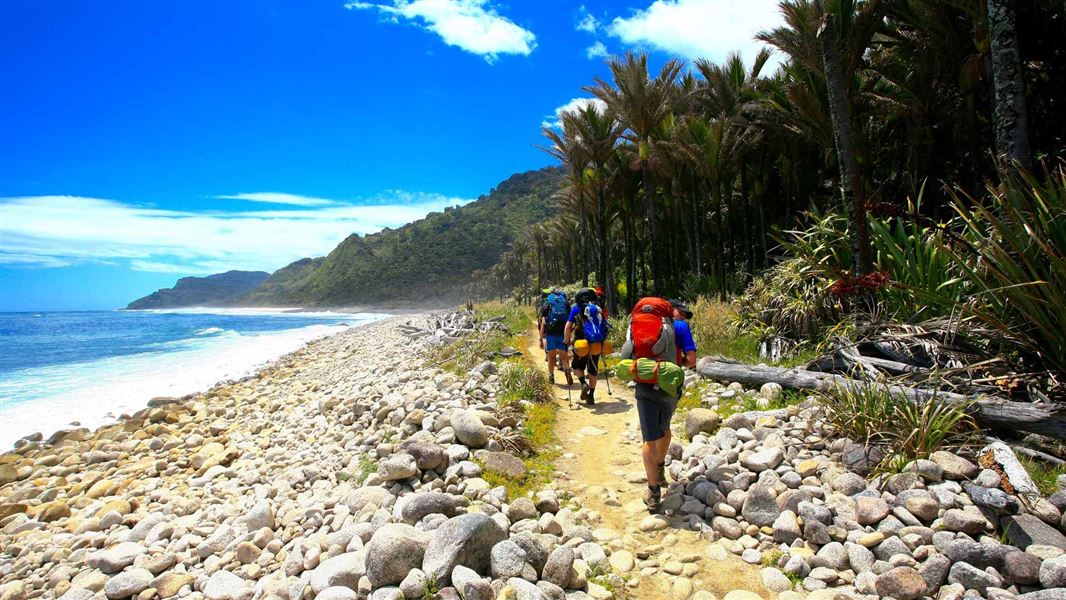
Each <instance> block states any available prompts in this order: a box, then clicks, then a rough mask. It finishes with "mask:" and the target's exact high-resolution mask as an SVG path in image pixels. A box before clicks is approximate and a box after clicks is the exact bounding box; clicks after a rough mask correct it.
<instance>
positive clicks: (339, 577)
mask: <svg viewBox="0 0 1066 600" xmlns="http://www.w3.org/2000/svg"><path fill="white" fill-rule="evenodd" d="M364 575H366V551H365V550H360V551H358V552H345V553H344V554H338V555H337V556H334V557H332V558H327V559H326V560H324V561H322V562H321V563H319V565H318V566H317V567H316V568H315V570H313V571H311V576H310V580H309V582H310V584H311V590H312V591H314V593H316V594H317V593H319V592H321V591H322V590H324V589H326V588H328V587H333V586H337V585H339V586H342V587H346V588H351V589H353V590H358V589H359V579H360V578H362V577H363V576H364Z"/></svg>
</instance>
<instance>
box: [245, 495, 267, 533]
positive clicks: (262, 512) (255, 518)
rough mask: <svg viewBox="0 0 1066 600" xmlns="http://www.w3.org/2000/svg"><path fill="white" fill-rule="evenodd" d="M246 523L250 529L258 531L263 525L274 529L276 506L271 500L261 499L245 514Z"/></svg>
mask: <svg viewBox="0 0 1066 600" xmlns="http://www.w3.org/2000/svg"><path fill="white" fill-rule="evenodd" d="M244 523H245V524H246V525H247V526H248V531H257V530H259V529H262V528H263V527H266V528H268V529H273V528H274V507H273V506H271V504H270V501H269V500H260V501H259V502H256V503H255V504H254V505H252V508H251V509H249V510H248V514H247V515H245V516H244Z"/></svg>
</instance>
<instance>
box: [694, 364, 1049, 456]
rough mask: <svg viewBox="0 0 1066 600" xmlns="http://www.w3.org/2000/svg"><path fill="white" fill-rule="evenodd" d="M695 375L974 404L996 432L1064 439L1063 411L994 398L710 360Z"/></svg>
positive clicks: (979, 418) (976, 412)
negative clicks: (876, 391) (871, 389)
mask: <svg viewBox="0 0 1066 600" xmlns="http://www.w3.org/2000/svg"><path fill="white" fill-rule="evenodd" d="M696 372H697V373H699V374H700V375H701V376H703V377H706V378H708V379H714V380H717V381H736V382H738V383H742V384H744V385H748V386H760V385H762V384H764V383H768V382H773V383H777V384H779V385H781V387H786V388H791V389H794V390H819V391H823V392H824V391H830V390H833V389H835V388H836V389H839V388H845V389H860V388H865V387H868V386H872V387H875V388H878V389H881V390H883V391H885V392H887V393H890V394H899V395H903V396H906V397H907V398H908V399H909V400H911V401H920V400H926V399H928V398H931V397H933V396H936V398H937V399H939V400H942V401H946V402H951V403H958V404H962V403H968V402H973V417H974V418H975V419H976V420H977V422H978V423H980V424H981V425H984V426H987V427H993V428H998V429H1018V430H1022V431H1031V432H1033V433H1039V434H1042V435H1050V436H1053V437H1057V438H1062V439H1066V411H1064V410H1063V408H1062V407H1052V406H1048V405H1045V404H1034V403H1028V402H1012V401H1010V400H1007V399H1004V398H997V397H994V396H980V397H977V398H971V397H969V396H964V395H962V394H955V393H952V392H943V391H936V390H927V389H921V388H912V387H904V386H900V385H893V384H886V383H877V382H873V381H859V380H855V379H851V378H848V377H844V376H842V375H835V374H833V373H820V372H816V371H804V370H800V369H782V368H780V367H768V366H765V365H745V364H737V363H727V362H720V361H716V360H713V359H711V358H709V357H707V358H703V359H701V360H700V362H699V364H697V365H696Z"/></svg>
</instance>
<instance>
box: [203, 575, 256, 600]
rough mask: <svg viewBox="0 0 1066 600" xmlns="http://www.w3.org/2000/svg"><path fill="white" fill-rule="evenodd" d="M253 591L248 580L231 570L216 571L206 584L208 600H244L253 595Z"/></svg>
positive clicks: (205, 592) (205, 594)
mask: <svg viewBox="0 0 1066 600" xmlns="http://www.w3.org/2000/svg"><path fill="white" fill-rule="evenodd" d="M251 592H252V588H251V586H250V585H249V584H248V582H247V581H245V580H244V579H241V578H240V577H238V576H237V575H234V574H233V573H230V572H229V571H215V574H214V575H212V576H211V577H210V578H209V579H208V580H207V583H206V584H205V585H204V598H206V599H207V600H244V599H246V598H250V597H251Z"/></svg>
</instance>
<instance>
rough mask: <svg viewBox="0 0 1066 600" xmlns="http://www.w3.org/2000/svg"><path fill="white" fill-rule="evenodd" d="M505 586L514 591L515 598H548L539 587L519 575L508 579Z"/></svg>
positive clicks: (522, 599)
mask: <svg viewBox="0 0 1066 600" xmlns="http://www.w3.org/2000/svg"><path fill="white" fill-rule="evenodd" d="M507 587H509V588H511V589H513V590H514V591H515V596H514V598H515V600H548V597H547V596H546V595H545V594H544V592H543V591H542V590H541V589H540V588H539V587H537V586H536V585H534V584H532V583H530V582H528V581H526V580H525V579H522V578H519V577H512V578H510V579H508V580H507ZM501 596H503V594H501ZM504 597H506V596H504Z"/></svg>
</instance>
